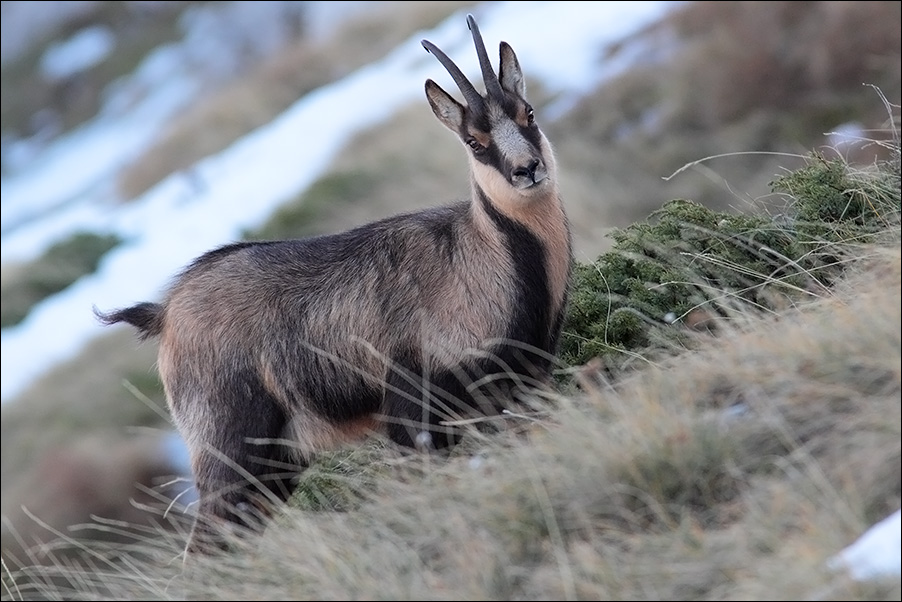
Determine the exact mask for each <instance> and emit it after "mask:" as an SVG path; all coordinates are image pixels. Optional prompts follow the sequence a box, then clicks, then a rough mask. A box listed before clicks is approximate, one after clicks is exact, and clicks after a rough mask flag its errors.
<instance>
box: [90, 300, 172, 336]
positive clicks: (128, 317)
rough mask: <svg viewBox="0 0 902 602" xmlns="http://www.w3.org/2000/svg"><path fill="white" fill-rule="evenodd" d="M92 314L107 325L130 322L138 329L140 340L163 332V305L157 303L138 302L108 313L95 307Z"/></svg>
mask: <svg viewBox="0 0 902 602" xmlns="http://www.w3.org/2000/svg"><path fill="white" fill-rule="evenodd" d="M94 315H95V316H97V319H98V320H100V321H101V322H103V323H104V324H106V325H107V326H109V325H110V324H116V323H117V322H126V323H128V324H131V325H132V326H134V327H135V328H137V329H138V331H139V333H140V335H141V339H142V340H143V339H146V338H148V337H154V336H157V335H159V334H160V333H161V332H163V306H162V305H160V304H159V303H138V304H137V305H133V306H131V307H126V308H125V309H117V310H115V311H111V312H109V313H103V312H102V311H100V310H99V309H97V308H96V307H95V308H94Z"/></svg>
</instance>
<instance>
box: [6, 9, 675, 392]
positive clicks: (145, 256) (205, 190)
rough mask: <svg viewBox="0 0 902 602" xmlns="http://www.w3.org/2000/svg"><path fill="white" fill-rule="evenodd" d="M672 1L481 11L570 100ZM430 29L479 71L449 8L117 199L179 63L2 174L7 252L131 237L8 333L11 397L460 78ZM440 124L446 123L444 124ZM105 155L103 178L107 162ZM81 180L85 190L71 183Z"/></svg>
mask: <svg viewBox="0 0 902 602" xmlns="http://www.w3.org/2000/svg"><path fill="white" fill-rule="evenodd" d="M673 4H674V3H671V2H594V3H581V2H528V3H522V2H501V3H487V4H483V5H479V6H477V7H476V8H474V9H473V10H474V12H475V13H476V16H477V19H478V20H479V23H480V28H481V29H482V32H483V37H484V38H485V39H486V42H487V44H491V45H492V46H494V45H495V44H497V43H498V41H500V40H506V41H507V42H509V43H510V44H511V45H512V46H513V47H514V48H515V49H516V51H517V53H518V56H519V58H520V61H521V63H522V64H523V66H524V69H525V71H526V72H527V73H528V74H529V75H530V77H534V78H538V79H540V80H541V81H542V82H543V84H544V86H545V87H546V88H547V90H548V91H550V92H552V93H556V94H558V95H559V98H560V102H561V103H567V102H568V100H570V99H572V98H573V97H575V96H577V95H579V94H581V93H583V92H585V91H587V90H589V89H591V88H592V87H593V86H595V85H596V84H597V83H598V82H599V81H601V80H602V79H604V78H605V77H608V76H610V75H612V74H613V73H615V72H617V71H619V70H621V69H624V68H626V67H627V66H628V65H629V60H638V57H639V56H640V54H639V53H634V54H632V55H630V54H629V53H623V54H622V56H624V57H629V58H628V60H626V59H625V60H620V61H618V62H612V63H611V62H609V63H604V62H601V60H600V57H601V55H602V51H603V50H604V48H605V47H606V46H607V45H609V44H612V43H614V42H617V41H619V40H621V39H622V38H624V37H626V36H628V35H629V34H631V33H633V32H634V31H636V30H638V29H640V28H642V27H643V26H645V25H647V24H649V23H651V22H652V21H654V20H656V19H658V18H660V17H661V16H662V15H663V14H664V13H665V12H666V11H667V10H668V9H670V8H672V7H673ZM424 37H425V38H429V39H430V40H432V41H433V42H435V43H436V44H437V45H438V46H440V47H441V48H443V49H444V50H445V51H446V52H447V53H448V54H449V55H450V56H451V57H452V58H453V59H454V60H455V61H457V63H458V64H459V65H460V66H461V67H462V68H463V69H464V70H465V71H466V72H467V73H468V74H470V75H471V76H475V75H476V74H478V65H477V61H476V58H475V56H474V53H473V51H472V41H471V39H470V37H469V31H468V30H467V27H466V21H465V14H464V13H458V14H455V15H452V16H451V17H450V18H448V19H447V20H445V21H444V22H443V23H442V24H440V25H439V26H438V27H436V28H435V29H433V30H431V31H423V32H419V33H417V34H416V35H415V36H412V37H411V38H410V39H408V40H407V41H406V42H404V43H403V44H401V45H400V46H399V47H398V48H397V49H396V50H394V51H393V52H392V53H390V54H389V55H388V56H386V57H385V58H383V59H381V60H379V61H377V62H374V63H372V64H371V65H369V66H367V67H365V68H362V69H360V70H358V71H357V72H355V73H353V74H352V75H350V76H349V77H347V78H345V79H342V80H340V81H336V82H334V83H333V84H331V85H328V86H325V87H323V88H320V89H318V90H316V91H314V92H312V93H310V94H308V95H306V96H304V97H303V98H301V99H299V100H298V101H297V103H296V104H295V105H294V106H292V107H291V108H289V109H288V110H287V111H285V113H284V114H282V115H281V116H279V117H278V118H277V119H276V120H274V121H273V122H272V123H270V124H269V125H267V126H265V127H262V128H260V129H258V130H257V131H255V132H253V133H251V134H250V135H248V136H246V137H244V138H242V139H240V140H238V141H237V142H236V143H234V144H233V145H232V146H231V147H229V148H228V149H226V150H225V151H223V152H222V153H220V154H218V155H215V156H211V157H208V158H207V159H205V160H203V161H201V162H200V163H198V164H197V165H196V166H194V167H193V168H192V169H191V170H189V172H187V173H177V174H174V175H172V176H170V177H169V178H167V179H165V180H164V181H162V182H160V183H159V184H158V185H157V186H156V187H154V188H152V189H151V190H150V191H148V192H147V193H146V194H145V195H143V196H142V197H140V198H138V199H135V200H134V201H132V202H130V203H127V204H124V205H123V204H119V203H116V202H115V200H116V199H114V198H113V196H112V192H111V190H112V186H111V179H110V175H109V174H111V173H114V171H115V170H114V169H111V168H110V166H111V165H113V164H115V162H116V161H118V160H119V159H120V156H121V155H126V154H130V153H133V152H135V149H137V148H140V147H141V145H142V144H145V143H146V140H147V137H148V136H149V135H151V134H152V132H153V130H154V128H156V127H158V124H159V123H160V122H161V120H162V119H165V117H166V116H167V115H168V114H170V113H171V112H172V111H174V110H175V109H176V108H177V107H178V106H180V104H181V103H182V102H183V101H184V98H185V97H186V96H188V95H189V90H190V86H191V81H190V79H188V78H181V77H173V76H172V73H171V72H170V73H168V75H167V76H166V77H164V78H161V81H160V82H159V89H158V91H157V95H158V96H157V97H155V98H154V100H153V101H152V102H151V101H150V100H148V101H147V102H146V103H143V104H141V105H139V106H138V107H136V109H135V111H133V112H128V113H125V114H123V115H121V116H120V117H119V118H118V119H107V118H104V117H103V116H101V117H100V118H98V120H97V121H96V122H95V123H93V124H90V125H89V126H87V127H86V128H85V129H84V130H83V131H80V132H76V133H75V134H73V135H72V136H70V137H68V138H67V139H65V140H62V141H60V142H59V143H58V144H57V145H56V146H55V147H54V148H53V149H51V150H49V151H48V156H47V157H46V158H44V159H43V160H41V161H38V162H36V166H35V168H34V170H32V171H30V172H28V173H24V174H22V175H21V176H19V177H17V178H15V179H14V180H11V181H6V180H5V181H4V182H3V203H2V206H3V238H2V242H0V245H2V252H3V259H4V261H9V260H14V259H25V258H28V257H31V256H34V255H35V254H37V253H39V252H40V251H41V250H42V249H43V248H45V247H46V246H47V245H48V244H50V243H51V242H52V241H54V240H57V239H59V238H61V237H63V236H65V235H67V234H70V233H72V232H75V231H79V230H93V231H101V232H115V233H117V234H118V235H119V236H121V237H122V238H124V239H125V240H126V241H127V242H126V243H125V244H123V245H121V246H120V247H118V248H116V249H114V250H113V251H111V252H110V253H109V254H108V255H107V256H106V257H105V258H104V259H103V261H102V264H101V266H100V268H99V269H98V271H97V272H96V273H94V274H92V275H90V276H87V277H84V278H82V279H81V280H79V281H78V282H76V283H75V284H73V285H72V286H71V287H69V288H68V289H66V290H65V291H63V292H61V293H59V294H57V295H54V296H53V297H50V298H48V299H46V300H45V301H43V302H42V303H40V304H39V305H38V306H36V307H35V308H34V310H33V311H32V312H31V314H30V315H29V316H28V318H27V319H26V320H25V321H24V322H22V323H21V324H20V325H18V326H15V327H13V328H9V329H5V330H4V331H3V332H2V357H3V366H2V400H3V401H4V402H5V401H8V400H10V399H12V398H14V397H15V396H16V395H17V394H18V393H19V392H21V391H22V390H23V389H24V388H25V387H27V386H28V384H29V383H30V382H31V381H32V380H33V379H34V378H36V377H38V376H40V375H41V374H43V373H44V372H45V371H47V370H48V369H49V368H51V367H52V366H54V365H55V364H57V363H58V362H61V361H63V360H66V359H68V358H71V357H73V356H74V355H75V354H77V353H78V351H79V350H80V349H81V348H82V346H83V345H84V344H85V343H86V342H87V341H89V340H90V339H92V338H93V337H96V336H99V335H101V334H103V333H104V330H103V328H102V327H101V326H100V325H98V323H97V321H96V320H95V319H94V317H93V314H92V311H91V308H92V306H93V305H98V306H100V307H102V308H112V307H117V306H122V305H126V304H131V303H134V302H137V301H143V300H152V299H156V298H158V297H159V295H160V294H161V292H162V290H163V288H164V287H165V285H166V284H167V282H168V280H169V279H170V278H171V277H172V275H173V274H174V273H176V272H177V271H178V270H179V269H180V268H181V267H183V266H184V265H185V264H187V263H188V262H189V261H190V260H191V259H193V258H194V257H196V256H197V255H199V254H201V253H203V252H204V251H206V250H209V249H210V248H212V247H215V246H217V245H220V244H224V243H227V242H230V241H233V240H235V239H237V238H238V237H239V236H240V233H241V231H242V230H244V229H246V228H251V227H254V226H257V225H258V224H260V223H262V222H263V221H264V220H265V219H266V218H267V216H269V215H270V214H271V213H272V211H273V210H274V209H276V208H277V207H278V206H279V205H280V204H281V203H283V202H284V201H285V200H287V199H289V198H292V197H295V196H296V195H298V194H299V193H300V192H301V191H303V190H304V189H305V188H306V187H307V186H309V185H310V184H311V183H312V182H314V181H315V180H316V178H317V177H318V176H319V175H320V174H321V173H322V172H323V170H325V169H326V167H327V166H328V165H329V162H330V161H331V159H332V158H333V157H334V156H335V154H336V153H337V152H338V151H339V150H340V149H341V148H342V145H343V144H345V142H346V141H347V140H348V139H349V138H350V137H351V136H353V135H354V134H355V133H357V132H359V131H360V130H361V129H363V128H366V127H368V126H372V125H374V124H377V123H379V122H380V121H382V120H385V119H387V118H388V117H390V116H391V115H392V114H393V113H395V112H396V111H398V110H399V109H401V108H403V107H405V106H406V105H408V104H409V103H412V102H418V101H422V102H425V101H424V100H423V99H422V94H423V92H422V87H423V81H425V79H427V78H429V77H432V78H434V79H436V80H437V81H439V82H440V83H442V84H443V85H446V86H447V89H449V90H453V89H455V87H454V84H453V83H452V82H450V77H448V75H447V74H446V73H445V71H444V69H442V68H441V66H440V65H439V64H438V63H437V61H435V59H434V58H433V57H431V56H430V55H429V54H427V53H426V52H425V51H424V50H423V48H422V47H421V46H420V39H421V38H424ZM361 99H365V102H361ZM436 135H445V134H444V132H443V131H442V130H441V128H440V127H436ZM311 140H315V141H316V144H310V143H309V141H311ZM86 158H88V160H86ZM104 162H106V165H105V171H104V173H105V174H107V177H106V178H104V177H100V175H103V174H101V173H100V172H99V171H98V170H99V167H98V165H99V164H102V163H104ZM92 170H93V171H92ZM88 184H90V185H88ZM73 189H75V190H79V191H80V193H79V194H75V195H72V190H73ZM49 208H52V209H53V210H52V211H48V209H49Z"/></svg>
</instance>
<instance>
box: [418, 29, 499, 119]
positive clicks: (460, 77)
mask: <svg viewBox="0 0 902 602" xmlns="http://www.w3.org/2000/svg"><path fill="white" fill-rule="evenodd" d="M421 44H423V48H425V49H426V52H429V53H431V54H432V55H434V56H435V58H437V59H438V60H439V62H440V63H441V64H442V65H444V66H445V69H447V70H448V73H450V74H451V77H452V78H453V79H454V83H455V84H457V87H458V88H460V91H461V93H463V95H464V99H465V100H466V101H467V105H468V106H469V107H470V108H471V109H473V110H481V109H482V108H483V106H484V103H483V100H482V96H481V95H480V94H479V92H477V91H476V88H474V87H473V84H471V83H470V80H468V79H467V76H465V75H464V74H463V72H462V71H461V70H460V67H458V66H457V65H455V64H454V61H452V60H451V59H450V58H448V55H447V54H445V53H444V52H442V51H441V50H439V49H438V47H437V46H436V45H435V44H433V43H432V42H430V41H429V40H422V41H421Z"/></svg>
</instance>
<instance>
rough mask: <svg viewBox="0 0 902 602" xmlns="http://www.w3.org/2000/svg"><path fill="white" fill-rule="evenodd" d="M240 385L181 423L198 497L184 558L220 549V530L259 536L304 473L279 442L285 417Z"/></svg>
mask: <svg viewBox="0 0 902 602" xmlns="http://www.w3.org/2000/svg"><path fill="white" fill-rule="evenodd" d="M241 384H242V386H236V387H230V388H229V389H228V390H227V391H223V392H221V393H220V395H219V396H218V397H217V398H215V399H214V398H210V399H205V400H196V402H195V403H194V404H193V406H192V408H191V411H192V413H193V414H192V416H191V420H190V421H185V420H183V421H181V422H182V424H183V425H184V427H185V428H183V432H184V435H185V438H186V440H187V441H188V445H189V448H190V450H191V462H192V467H193V470H194V479H195V486H196V488H197V491H198V494H199V497H200V499H199V505H198V511H197V518H196V521H195V525H194V529H193V531H192V533H191V537H190V539H189V542H188V553H189V554H191V553H194V552H210V551H213V550H216V549H223V548H225V538H224V537H223V532H222V530H223V528H230V529H235V528H237V530H238V531H247V530H250V531H261V530H262V529H263V527H264V522H265V520H266V519H267V518H268V517H269V516H270V514H271V511H272V507H273V505H275V504H278V503H281V502H285V501H287V500H288V498H289V497H290V496H291V494H292V492H293V491H294V489H295V485H296V482H297V478H298V476H299V475H300V473H301V471H302V470H303V468H304V466H303V465H302V464H301V462H300V460H299V459H298V458H295V457H294V456H293V454H292V453H291V449H290V448H289V447H286V446H285V445H283V444H281V443H280V442H279V439H280V438H281V437H282V436H283V431H284V429H285V424H286V418H285V414H284V412H282V410H281V409H280V407H279V406H278V404H277V403H276V401H275V399H273V398H272V397H271V396H270V395H269V394H268V393H266V392H265V391H264V390H262V389H261V388H256V387H253V386H252V384H251V383H247V382H245V383H241ZM249 392H253V393H256V394H255V395H251V396H250V397H245V396H246V395H247V394H248V393H249Z"/></svg>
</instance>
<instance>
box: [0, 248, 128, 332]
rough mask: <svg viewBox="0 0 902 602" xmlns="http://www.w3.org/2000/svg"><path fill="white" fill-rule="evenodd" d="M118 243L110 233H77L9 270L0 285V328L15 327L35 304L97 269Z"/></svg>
mask: <svg viewBox="0 0 902 602" xmlns="http://www.w3.org/2000/svg"><path fill="white" fill-rule="evenodd" d="M120 242H122V241H121V240H120V239H119V237H117V236H115V235H112V234H94V233H92V232H79V233H76V234H73V235H72V236H70V237H69V238H67V239H65V240H63V241H60V242H58V243H56V244H55V245H53V246H52V247H50V248H49V249H47V251H46V252H45V253H44V254H43V255H42V256H41V257H39V258H38V259H35V260H33V261H31V262H29V263H28V264H26V265H19V266H16V267H15V268H10V269H9V270H8V271H7V273H6V274H4V277H3V280H2V285H0V307H2V310H0V327H3V328H6V327H8V326H14V325H16V324H18V323H19V322H21V321H22V320H23V319H25V316H27V315H28V312H29V311H31V308H32V307H33V306H34V305H35V304H36V303H38V302H39V301H41V300H43V299H45V298H46V297H49V296H50V295H53V294H55V293H58V292H59V291H61V290H63V289H64V288H66V287H67V286H69V285H70V284H72V283H73V282H75V281H76V280H78V279H79V278H81V277H82V276H84V275H86V274H90V273H91V272H93V271H94V270H96V269H97V264H98V263H99V262H100V259H101V258H102V257H103V255H104V254H105V253H106V252H107V251H109V250H110V249H112V248H113V247H115V246H116V245H118V244H119V243H120Z"/></svg>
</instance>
